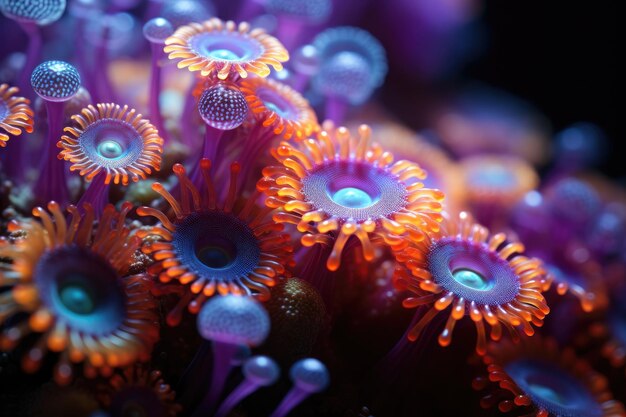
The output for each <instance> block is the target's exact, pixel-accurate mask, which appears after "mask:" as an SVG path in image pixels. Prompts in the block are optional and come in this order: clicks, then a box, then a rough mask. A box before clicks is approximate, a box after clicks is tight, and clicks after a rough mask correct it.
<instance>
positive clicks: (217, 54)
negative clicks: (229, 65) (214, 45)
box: [209, 49, 241, 61]
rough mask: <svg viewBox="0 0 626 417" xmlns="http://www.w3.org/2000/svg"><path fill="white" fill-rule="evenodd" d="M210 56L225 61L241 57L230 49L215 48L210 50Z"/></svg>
mask: <svg viewBox="0 0 626 417" xmlns="http://www.w3.org/2000/svg"><path fill="white" fill-rule="evenodd" d="M209 56H210V57H211V58H215V59H221V60H224V61H237V60H240V59H241V57H240V56H239V55H237V54H236V53H234V52H233V51H231V50H230V49H214V50H212V51H210V52H209Z"/></svg>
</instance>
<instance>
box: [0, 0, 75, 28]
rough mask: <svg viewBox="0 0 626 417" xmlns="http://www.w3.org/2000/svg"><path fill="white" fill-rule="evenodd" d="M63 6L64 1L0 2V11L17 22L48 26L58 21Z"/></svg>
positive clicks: (21, 0)
mask: <svg viewBox="0 0 626 417" xmlns="http://www.w3.org/2000/svg"><path fill="white" fill-rule="evenodd" d="M65 5H66V1H65V0H0V11H1V12H2V14H3V15H5V16H6V17H8V18H9V19H13V20H17V21H19V22H29V23H36V24H38V25H48V24H50V23H52V22H55V21H57V20H59V18H60V17H61V15H62V14H63V12H64V11H65Z"/></svg>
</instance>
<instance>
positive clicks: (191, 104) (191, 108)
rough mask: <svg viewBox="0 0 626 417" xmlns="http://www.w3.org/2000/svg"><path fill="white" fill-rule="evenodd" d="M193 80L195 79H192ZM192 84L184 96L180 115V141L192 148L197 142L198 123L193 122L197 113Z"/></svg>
mask: <svg viewBox="0 0 626 417" xmlns="http://www.w3.org/2000/svg"><path fill="white" fill-rule="evenodd" d="M194 81H195V80H194ZM192 91H193V84H192V85H191V87H190V88H189V91H188V92H187V96H186V97H185V105H184V108H183V115H182V117H181V125H182V127H181V133H182V138H181V142H182V143H183V144H184V145H186V146H188V147H189V148H190V149H193V148H194V147H195V146H196V144H197V142H198V125H197V124H196V123H195V120H194V115H195V114H197V113H198V107H197V105H198V104H197V102H196V98H195V97H194V96H193V94H192Z"/></svg>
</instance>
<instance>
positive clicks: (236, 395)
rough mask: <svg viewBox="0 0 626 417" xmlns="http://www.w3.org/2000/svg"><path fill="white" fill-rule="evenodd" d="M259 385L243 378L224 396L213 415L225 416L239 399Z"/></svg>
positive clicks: (217, 416) (216, 416)
mask: <svg viewBox="0 0 626 417" xmlns="http://www.w3.org/2000/svg"><path fill="white" fill-rule="evenodd" d="M259 387H260V385H258V384H255V383H253V382H250V381H248V380H247V379H246V380H243V381H242V382H241V384H239V385H238V386H237V388H235V389H234V390H233V392H231V393H230V394H229V395H228V397H226V399H225V400H224V402H222V405H220V408H219V409H218V410H217V413H215V417H226V416H227V415H228V414H229V413H230V412H231V411H232V410H233V408H235V406H236V405H237V404H239V403H240V402H241V400H243V399H244V398H246V397H247V396H248V395H250V394H252V393H253V392H254V391H256V390H257V389H259Z"/></svg>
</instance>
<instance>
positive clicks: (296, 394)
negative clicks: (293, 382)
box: [270, 387, 310, 417]
mask: <svg viewBox="0 0 626 417" xmlns="http://www.w3.org/2000/svg"><path fill="white" fill-rule="evenodd" d="M309 395H310V393H309V392H307V391H304V390H302V389H300V388H298V387H293V388H291V390H290V391H289V392H288V393H287V395H285V398H283V400H282V402H281V403H280V405H279V406H278V408H276V410H274V412H273V413H272V415H271V416H270V417H284V416H286V415H287V414H289V412H290V411H291V410H292V409H293V408H294V407H295V406H297V405H298V404H300V403H301V402H302V401H303V400H304V399H305V398H306V397H308V396H309Z"/></svg>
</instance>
